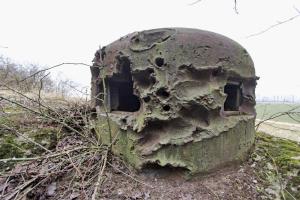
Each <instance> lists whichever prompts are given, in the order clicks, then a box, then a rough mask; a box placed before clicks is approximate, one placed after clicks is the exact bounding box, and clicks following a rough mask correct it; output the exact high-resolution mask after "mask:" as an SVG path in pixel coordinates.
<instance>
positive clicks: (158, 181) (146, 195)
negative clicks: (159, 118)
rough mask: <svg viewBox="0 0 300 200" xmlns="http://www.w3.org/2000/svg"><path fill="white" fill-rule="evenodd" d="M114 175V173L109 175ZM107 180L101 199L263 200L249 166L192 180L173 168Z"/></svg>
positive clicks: (220, 171)
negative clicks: (133, 178) (132, 177)
mask: <svg viewBox="0 0 300 200" xmlns="http://www.w3.org/2000/svg"><path fill="white" fill-rule="evenodd" d="M107 173H111V172H107ZM107 177H113V178H111V179H107V181H106V182H105V184H104V187H103V190H102V194H101V199H181V200H192V199H228V200H229V199H259V193H258V192H257V190H256V188H257V184H258V181H257V180H256V179H255V176H254V174H253V169H251V167H249V165H248V164H245V165H242V166H235V167H227V168H225V169H222V170H218V171H216V172H214V173H211V174H208V175H198V176H195V177H193V178H191V179H187V177H186V176H185V175H184V174H183V173H182V172H180V171H174V170H172V169H170V168H161V169H156V170H149V171H147V172H145V173H143V174H139V175H138V176H137V179H138V180H140V181H141V182H143V184H141V183H138V184H137V183H136V182H135V181H134V180H132V179H130V178H128V177H126V176H124V175H122V174H117V175H114V176H111V175H108V176H107Z"/></svg>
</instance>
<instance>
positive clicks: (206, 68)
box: [91, 28, 258, 173]
mask: <svg viewBox="0 0 300 200" xmlns="http://www.w3.org/2000/svg"><path fill="white" fill-rule="evenodd" d="M93 62H94V64H93V66H92V67H91V72H92V106H93V107H94V108H95V110H97V117H96V118H95V119H94V123H95V127H96V132H97V134H98V135H99V136H100V138H101V140H102V142H103V143H105V144H109V143H110V142H112V143H113V145H112V150H113V152H114V153H115V154H117V155H120V156H121V157H122V158H123V159H124V160H125V161H127V162H128V163H129V164H131V165H132V166H133V167H135V168H136V169H143V168H145V167H147V166H149V165H159V166H171V167H180V168H184V169H187V170H188V171H190V172H191V173H198V172H206V171H209V170H212V169H215V168H217V167H220V166H223V165H226V164H228V163H232V162H236V161H242V160H244V159H245V158H246V157H247V155H248V153H249V151H250V149H251V147H252V146H253V143H254V134H255V130H254V121H255V115H256V113H255V86H256V81H257V79H258V77H257V76H256V75H255V69H254V65H253V62H252V59H251V57H250V56H249V54H248V52H247V51H246V50H245V49H244V48H243V47H242V46H240V45H239V44H238V43H236V42H235V41H233V40H231V39H229V38H227V37H225V36H222V35H219V34H216V33H212V32H208V31H203V30H197V29H187V28H162V29H154V30H146V31H141V32H134V33H131V34H129V35H126V36H124V37H122V38H120V39H119V40H117V41H115V42H113V43H111V44H109V45H107V46H105V47H103V48H100V49H99V50H98V51H97V52H96V54H95V58H94V61H93ZM107 116H108V118H109V123H107V118H106V117H107ZM109 129H110V131H111V134H112V137H111V139H110V137H109Z"/></svg>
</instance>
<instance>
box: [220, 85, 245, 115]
mask: <svg viewBox="0 0 300 200" xmlns="http://www.w3.org/2000/svg"><path fill="white" fill-rule="evenodd" d="M224 92H225V94H227V97H226V100H225V103H224V110H225V111H238V110H239V107H240V105H241V104H242V90H241V87H240V83H227V84H226V85H225V88H224Z"/></svg>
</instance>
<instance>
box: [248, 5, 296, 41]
mask: <svg viewBox="0 0 300 200" xmlns="http://www.w3.org/2000/svg"><path fill="white" fill-rule="evenodd" d="M294 8H295V7H294ZM295 9H296V11H297V12H298V14H297V15H295V16H293V17H290V18H288V19H286V20H284V21H279V22H277V23H276V24H273V25H271V26H269V27H268V28H266V29H264V30H262V31H259V32H257V33H253V34H251V35H248V36H246V38H251V37H254V36H258V35H261V34H263V33H265V32H267V31H269V30H271V29H273V28H276V27H277V26H280V25H282V24H285V23H287V22H290V21H292V20H294V19H296V18H298V17H300V12H299V10H298V9H297V8H295Z"/></svg>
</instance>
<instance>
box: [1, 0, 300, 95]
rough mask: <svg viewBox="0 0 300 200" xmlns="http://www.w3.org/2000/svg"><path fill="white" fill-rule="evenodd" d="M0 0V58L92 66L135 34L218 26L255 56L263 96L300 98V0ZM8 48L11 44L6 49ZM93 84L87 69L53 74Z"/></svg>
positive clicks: (67, 68)
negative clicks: (105, 49)
mask: <svg viewBox="0 0 300 200" xmlns="http://www.w3.org/2000/svg"><path fill="white" fill-rule="evenodd" d="M192 2H193V0H95V1H92V0H26V1H24V0H0V27H1V28H0V55H1V54H2V55H5V56H8V57H10V58H12V59H14V60H15V61H18V62H31V63H32V62H33V63H38V64H41V65H44V66H51V65H55V64H59V63H62V62H84V63H87V64H90V63H91V60H92V58H93V55H94V53H95V51H96V50H97V49H98V47H99V45H101V46H104V45H107V44H109V43H111V42H113V41H114V40H116V39H118V38H120V37H121V36H124V35H126V34H128V33H131V32H134V31H141V30H145V29H152V28H161V27H187V28H198V29H204V30H209V31H214V32H217V33H220V34H223V35H225V36H228V37H230V38H232V39H234V40H236V41H237V42H239V43H240V44H242V45H243V46H244V47H245V48H246V49H247V50H248V51H249V53H250V55H251V57H252V58H253V60H254V63H255V67H256V72H257V75H258V76H260V77H261V79H260V80H259V82H258V86H257V92H256V93H257V95H258V96H274V95H295V96H297V97H298V98H300V65H299V58H300V51H299V46H300V17H298V18H295V19H294V20H292V21H289V22H287V23H284V24H283V25H281V26H277V27H275V28H274V29H271V30H269V31H267V32H266V33H264V34H261V35H258V36H255V37H250V38H246V37H247V36H248V35H251V34H254V33H257V32H260V31H262V30H264V29H266V28H268V27H269V26H271V25H273V24H276V23H278V21H283V20H286V19H289V18H291V17H293V16H295V15H297V14H299V13H297V11H296V10H295V8H294V7H296V8H298V9H299V10H300V0H237V9H238V12H239V14H236V12H235V11H234V0H202V1H201V2H199V3H197V4H195V5H192V6H191V5H189V4H190V3H192ZM3 47H8V48H3ZM57 72H62V74H64V76H66V77H68V78H70V79H72V80H74V81H77V82H80V83H81V84H83V85H89V83H90V72H89V69H88V68H87V67H84V66H65V67H61V68H59V69H57V70H55V71H53V72H52V74H56V73H57Z"/></svg>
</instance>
